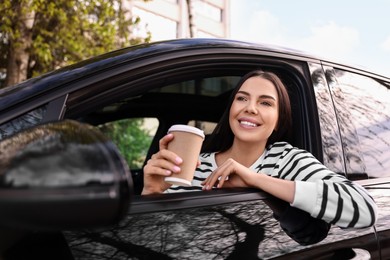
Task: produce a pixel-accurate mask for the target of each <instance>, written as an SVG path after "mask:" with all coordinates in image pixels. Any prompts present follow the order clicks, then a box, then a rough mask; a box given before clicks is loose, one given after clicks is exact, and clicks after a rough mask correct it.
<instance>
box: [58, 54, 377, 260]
mask: <svg viewBox="0 0 390 260" xmlns="http://www.w3.org/2000/svg"><path fill="white" fill-rule="evenodd" d="M204 52H207V50H205V49H203V50H202V54H203V55H204V56H202V58H200V57H199V53H198V51H196V52H194V53H191V52H188V53H186V59H185V60H182V59H180V60H177V59H176V60H172V63H168V62H167V59H166V58H165V59H164V64H163V65H164V66H166V67H164V68H167V69H166V70H164V68H163V69H162V68H161V67H159V70H158V71H159V73H160V75H158V74H156V73H152V75H153V76H150V75H144V76H143V77H144V78H142V77H138V78H137V80H136V81H135V80H133V81H131V80H129V81H127V82H126V88H123V89H121V90H118V91H116V93H114V92H113V91H111V92H110V93H109V94H110V95H101V96H105V97H108V99H105V100H104V102H105V104H101V105H99V110H96V109H95V108H94V107H93V106H91V105H90V104H85V102H80V101H81V100H82V99H81V96H79V93H74V94H73V95H72V94H71V95H70V96H69V103H68V107H69V109H68V113H67V114H65V116H66V117H67V116H68V117H70V118H74V119H77V117H80V118H81V119H82V120H85V121H86V122H89V123H92V124H95V125H99V124H104V123H106V122H108V121H109V120H107V119H108V118H110V120H113V119H115V120H116V119H120V118H123V117H137V118H139V117H152V116H154V117H156V118H157V119H158V120H157V121H158V122H159V125H158V127H157V130H156V131H155V136H154V137H153V138H154V139H153V141H152V142H151V147H150V150H149V154H151V153H153V152H155V151H156V149H157V144H158V140H159V139H160V138H161V137H162V136H163V135H164V134H165V133H166V131H167V129H168V128H169V126H170V125H171V124H173V123H177V122H180V123H188V122H190V121H192V120H193V121H202V122H203V121H211V122H213V121H214V122H216V121H217V120H218V118H219V116H220V114H218V113H221V111H223V109H221V107H223V104H224V102H223V100H222V101H221V99H223V98H226V93H220V94H219V95H217V94H216V95H215V96H212V97H210V99H207V98H205V99H202V95H206V94H205V93H206V92H208V93H210V92H213V91H215V89H224V88H223V87H222V86H221V84H222V82H226V81H227V77H239V76H240V75H243V74H244V73H245V71H248V70H251V69H255V68H259V66H260V65H261V66H260V67H261V68H263V69H271V70H273V71H275V72H277V73H278V74H279V75H281V76H282V77H283V79H284V80H285V81H287V82H288V86H289V90H290V93H291V99H292V100H293V103H294V119H295V121H294V122H295V124H294V137H293V139H292V140H291V142H292V143H294V145H296V146H299V147H302V148H305V149H307V150H309V151H311V152H312V153H313V154H315V155H316V156H318V157H321V156H323V153H322V143H321V138H320V136H321V129H320V126H319V124H318V121H316V120H318V113H317V112H316V111H317V110H316V109H317V108H316V101H315V98H314V90H313V89H312V88H311V87H312V85H311V83H310V80H309V79H307V78H305V77H304V74H303V73H301V72H300V70H298V69H296V68H297V67H298V68H300V69H301V71H302V70H303V71H304V70H305V69H306V70H307V65H306V63H304V62H302V61H294V60H291V59H283V58H281V57H270V56H261V55H257V56H256V55H254V54H251V55H248V54H242V55H238V54H237V53H235V55H234V56H231V55H230V54H226V52H225V50H224V51H223V54H222V53H221V55H220V56H219V57H218V58H217V57H216V55H215V53H216V50H213V54H212V55H211V54H210V55H208V54H207V53H204ZM190 54H193V55H194V56H191V55H190ZM175 55H176V56H177V55H178V54H177V53H176V54H175ZM157 65H158V64H157V63H156V64H153V66H155V67H157ZM221 67H224V68H225V69H224V70H223V71H221V70H220V68H221ZM161 70H163V71H164V73H162V72H161ZM150 72H153V70H152V69H151V70H150ZM129 78H130V77H129ZM210 78H211V79H212V80H208V79H210ZM221 78H225V80H221ZM189 82H192V84H189ZM204 82H213V84H211V83H210V84H203V83H204ZM140 84H142V89H141V88H140ZM182 86H185V87H184V88H181V87H182ZM197 88H199V89H197ZM229 89H231V87H229V88H227V90H226V89H225V91H227V92H228V90H229ZM178 90H180V91H178ZM183 92H185V93H183ZM117 93H120V99H119V100H118V96H117V95H118V94H117ZM183 94H186V95H184V96H185V97H186V98H188V96H187V95H188V94H191V95H192V96H194V97H196V98H195V99H191V97H189V98H188V99H183V100H185V102H178V100H181V98H184V96H183ZM212 98H214V101H213V99H212ZM76 100H77V102H76ZM86 100H88V102H89V103H93V104H94V106H97V104H99V102H101V101H100V100H99V99H98V98H96V96H94V97H90V99H86ZM110 100H111V101H110ZM175 100H176V103H175ZM218 100H220V101H219V102H216V101H218ZM113 101H115V102H113ZM108 108H111V110H110V109H108ZM121 108H123V109H124V110H125V111H127V112H126V113H122V112H123V110H122V109H121ZM194 108H195V110H194ZM80 111H81V112H80ZM107 111H108V112H107ZM112 111H116V112H117V113H116V114H115V113H114V114H113V113H112ZM156 111H158V113H157V112H156ZM173 111H176V113H177V114H175V113H173ZM212 111H214V112H212ZM335 147H337V148H338V149H341V148H340V147H341V143H336V144H335ZM151 151H152V152H151ZM341 154H342V153H341ZM145 160H147V157H146V159H145ZM321 160H322V159H321ZM336 162H337V161H336ZM332 164H335V165H336V166H334V165H332ZM329 165H330V166H331V167H333V168H335V167H341V168H340V169H339V172H341V173H342V172H344V171H343V168H342V166H340V165H337V163H334V162H333V161H330V163H329ZM133 172H137V170H133ZM133 177H134V176H133ZM134 178H137V177H134ZM141 184H142V180H140V181H139V183H138V184H137V182H135V185H141ZM135 190H140V189H137V188H135ZM304 220H305V221H304ZM64 234H65V237H66V240H67V241H68V243H69V246H70V249H71V251H72V253H73V254H74V256H75V258H76V259H83V258H89V257H94V259H104V257H107V256H109V257H115V258H118V259H120V258H123V259H133V258H134V259H135V258H147V257H154V256H155V257H158V258H181V259H198V258H199V259H208V258H216V259H225V258H237V257H238V256H241V257H246V258H261V259H262V258H281V259H283V258H289V257H294V256H295V257H299V258H306V259H313V258H317V257H322V258H325V259H326V258H329V259H331V258H332V257H341V258H345V259H348V258H352V257H354V256H356V255H358V254H360V255H362V254H363V255H365V254H368V255H370V253H368V252H371V256H372V257H375V256H376V255H378V249H377V240H376V238H375V232H374V230H373V228H367V229H360V230H341V229H340V228H337V227H332V229H331V230H330V231H328V229H327V225H325V224H324V223H323V222H321V221H319V222H318V221H317V220H315V219H313V218H311V217H310V216H307V214H305V213H303V212H301V211H299V210H296V209H293V208H291V207H289V206H288V205H286V204H284V203H282V202H280V201H277V200H275V199H274V198H272V197H270V196H269V195H268V194H265V193H263V192H261V191H257V190H221V191H210V192H188V193H181V194H163V195H156V196H154V195H151V196H140V195H137V196H135V197H134V198H133V200H132V202H131V205H130V210H129V213H128V216H127V217H126V218H125V219H124V220H123V221H121V223H119V224H118V226H115V227H112V228H107V229H99V230H84V231H76V232H73V231H66V232H64ZM362 240H364V241H368V242H366V243H365V244H364V245H363V246H362V245H361V241H362ZM359 250H360V251H359ZM362 252H363V253H362Z"/></svg>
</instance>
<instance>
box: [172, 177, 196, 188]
mask: <svg viewBox="0 0 390 260" xmlns="http://www.w3.org/2000/svg"><path fill="white" fill-rule="evenodd" d="M165 181H166V182H168V183H170V184H173V185H177V186H185V187H189V186H192V184H191V182H190V181H187V180H185V179H180V178H176V177H165Z"/></svg>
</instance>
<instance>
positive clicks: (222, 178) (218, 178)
mask: <svg viewBox="0 0 390 260" xmlns="http://www.w3.org/2000/svg"><path fill="white" fill-rule="evenodd" d="M254 178H255V173H254V172H253V171H251V170H250V169H249V168H247V167H245V166H244V165H242V164H240V163H238V162H236V161H235V160H233V159H228V160H226V161H225V162H224V163H223V164H222V165H221V166H219V167H218V168H217V169H216V170H215V171H213V173H211V174H210V175H209V176H208V177H207V178H206V180H204V181H203V182H202V185H203V189H204V190H211V189H212V188H213V187H215V186H216V187H217V188H222V187H224V188H225V187H227V188H232V187H253V183H254Z"/></svg>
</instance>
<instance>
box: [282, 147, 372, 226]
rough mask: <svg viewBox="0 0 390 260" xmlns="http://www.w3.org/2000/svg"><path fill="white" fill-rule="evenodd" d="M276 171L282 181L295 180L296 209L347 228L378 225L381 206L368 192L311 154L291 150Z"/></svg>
mask: <svg viewBox="0 0 390 260" xmlns="http://www.w3.org/2000/svg"><path fill="white" fill-rule="evenodd" d="M275 169H277V175H278V177H279V178H282V179H287V180H292V181H295V195H294V201H293V203H292V204H291V205H292V206H295V207H297V208H299V209H302V210H304V211H306V212H308V213H309V214H310V215H311V216H313V217H316V218H320V219H323V220H325V221H326V222H328V223H330V224H335V225H337V226H340V227H343V228H346V227H355V228H363V227H369V226H372V225H374V224H375V221H376V218H377V206H376V204H375V202H374V201H373V199H372V198H371V197H370V195H369V194H368V193H367V191H366V190H365V189H364V188H363V187H362V186H360V185H359V184H357V183H354V182H352V181H350V180H348V179H347V178H345V177H344V176H342V175H340V174H336V173H334V172H332V171H330V170H329V169H327V168H326V167H325V166H324V165H323V164H322V163H320V162H319V161H318V160H317V159H316V158H315V157H314V156H313V155H312V154H310V153H309V152H307V151H304V150H300V149H297V148H292V147H289V149H285V150H284V152H282V153H281V156H280V158H279V160H278V161H277V163H276V167H275Z"/></svg>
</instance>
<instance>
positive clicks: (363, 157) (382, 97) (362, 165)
mask: <svg viewBox="0 0 390 260" xmlns="http://www.w3.org/2000/svg"><path fill="white" fill-rule="evenodd" d="M327 79H328V81H329V83H330V87H331V91H332V94H333V98H334V103H335V107H336V111H337V118H338V120H339V124H340V131H341V134H342V142H343V149H344V154H345V157H346V160H345V162H346V167H347V172H348V173H349V174H356V173H362V172H363V173H366V174H367V175H368V176H369V177H385V176H390V171H389V169H390V160H389V157H390V90H389V87H388V86H387V85H385V84H384V83H383V82H381V81H378V80H375V79H374V78H370V77H367V76H363V75H359V74H356V73H352V72H347V71H343V70H338V69H334V70H328V71H327Z"/></svg>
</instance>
